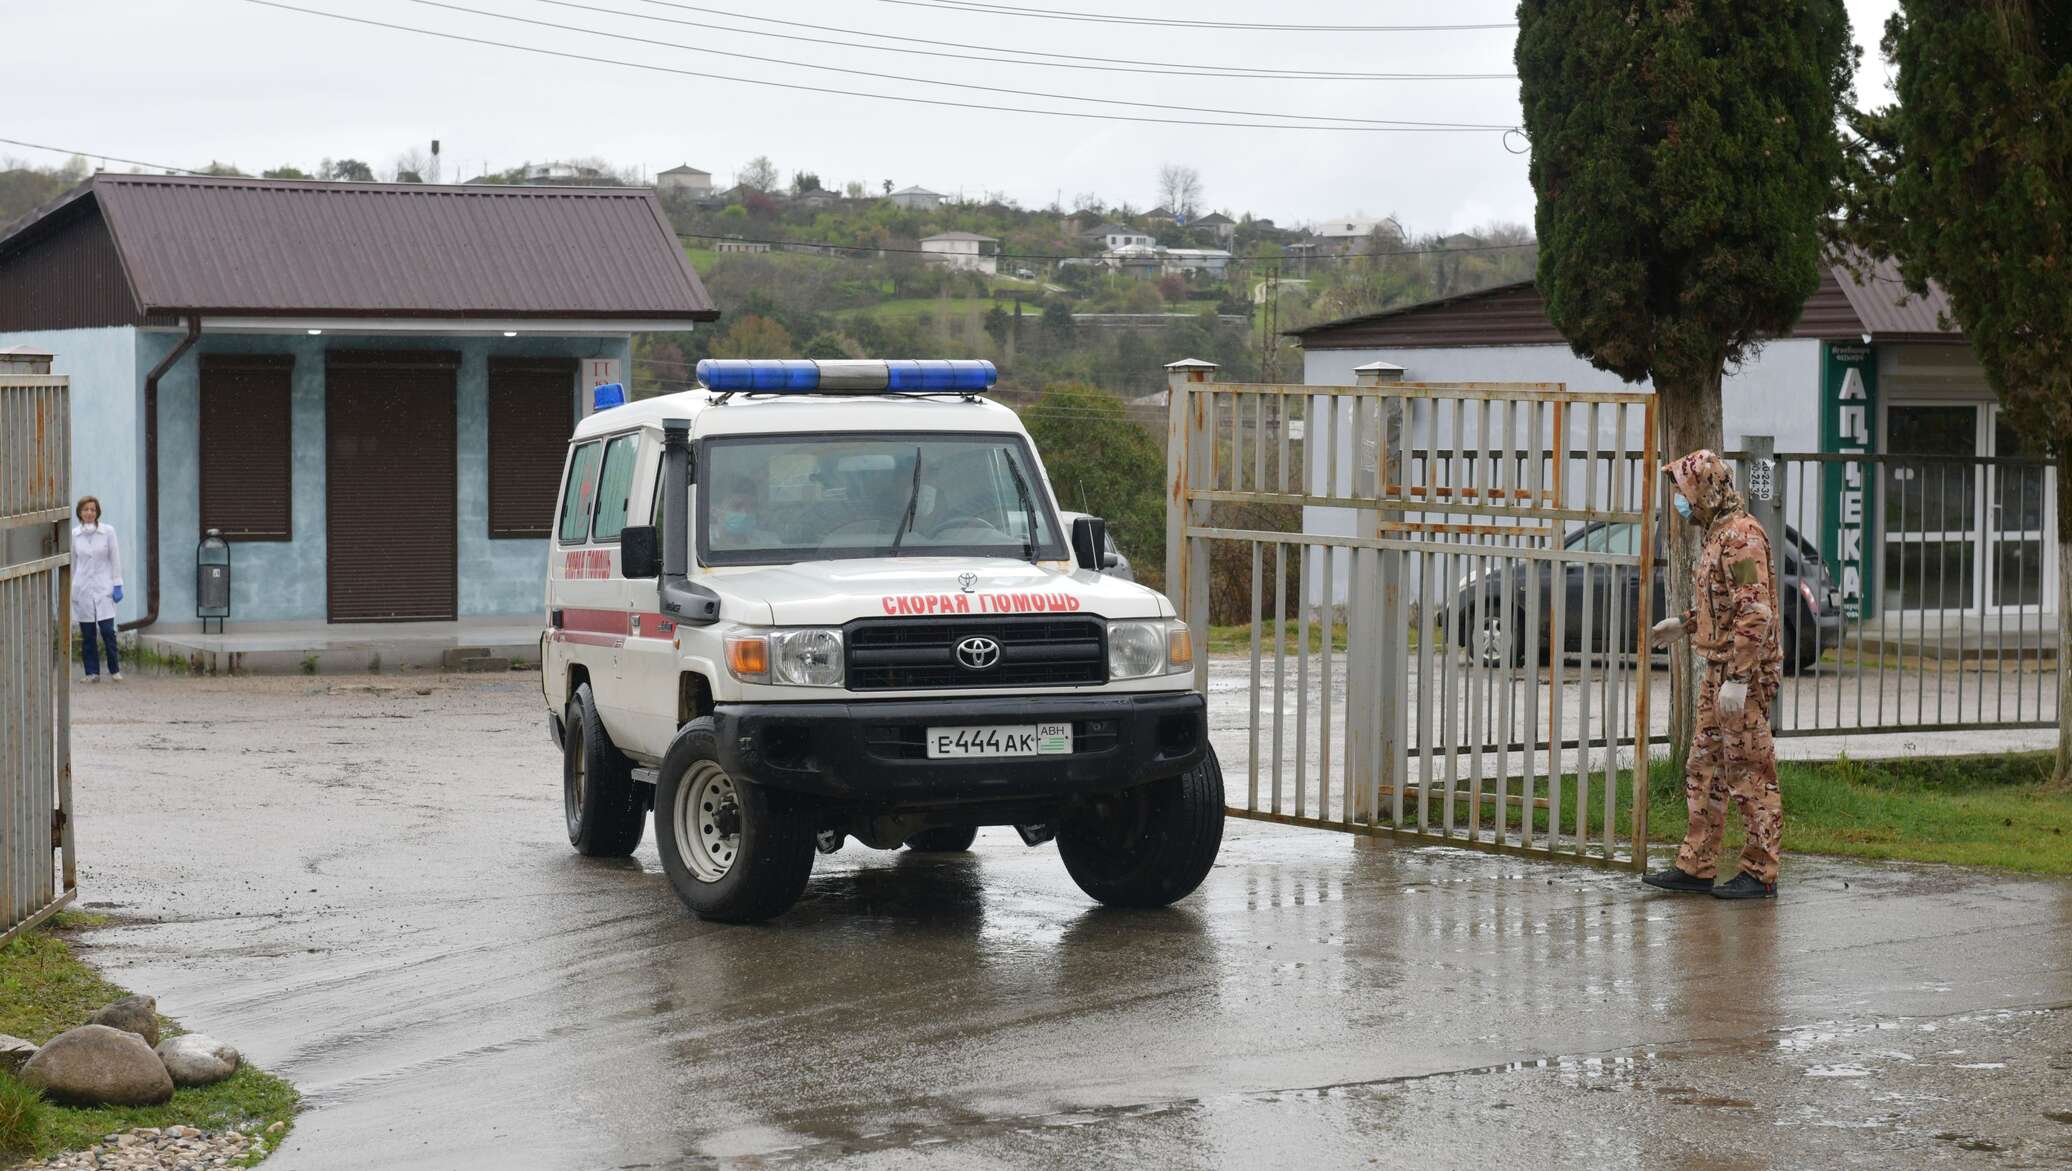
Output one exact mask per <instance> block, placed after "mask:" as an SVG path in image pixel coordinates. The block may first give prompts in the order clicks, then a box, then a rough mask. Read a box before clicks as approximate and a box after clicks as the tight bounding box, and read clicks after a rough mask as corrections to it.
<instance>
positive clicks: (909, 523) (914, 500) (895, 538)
mask: <svg viewBox="0 0 2072 1171" xmlns="http://www.w3.org/2000/svg"><path fill="white" fill-rule="evenodd" d="M920 504H921V445H920V444H918V443H917V444H915V445H914V486H913V489H912V490H911V491H909V492H908V493H907V506H906V511H905V512H903V513H901V514H900V517H899V528H898V529H896V530H894V531H893V533H892V555H893V556H894V557H897V556H899V543H900V542H901V541H904V540H906V535H907V530H909V529H911V528H912V527H913V524H914V510H915V509H916V508H918V507H919V506H920Z"/></svg>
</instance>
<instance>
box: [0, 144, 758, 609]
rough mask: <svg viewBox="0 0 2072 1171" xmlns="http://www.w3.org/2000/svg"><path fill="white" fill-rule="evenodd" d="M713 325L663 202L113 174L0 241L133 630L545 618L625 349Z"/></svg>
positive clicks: (6, 299)
mask: <svg viewBox="0 0 2072 1171" xmlns="http://www.w3.org/2000/svg"><path fill="white" fill-rule="evenodd" d="M717 316H718V311H717V310H715V309H714V308H713V304H712V300H711V298H710V297H709V296H708V295H707V294H706V291H705V288H704V286H703V284H701V283H700V282H699V279H698V276H697V274H696V273H695V272H693V271H692V269H691V266H690V264H689V262H688V261H687V260H686V258H685V256H684V253H683V250H682V248H680V247H679V246H678V244H677V240H676V237H675V236H674V235H673V233H672V232H671V230H670V226H669V223H668V220H667V219H666V218H665V217H664V216H663V213H662V206H661V203H660V200H659V198H658V197H657V196H656V194H655V193H654V192H653V191H651V190H647V189H645V188H625V187H616V188H581V187H552V188H534V187H516V186H505V187H497V186H433V185H418V184H383V183H313V182H293V181H285V180H262V179H244V178H199V177H186V176H164V175H112V174H103V175H97V176H95V177H94V178H92V179H90V180H88V181H87V182H85V183H83V184H81V185H80V186H78V187H77V188H74V189H73V190H72V191H71V192H70V193H68V194H67V195H65V196H64V197H63V198H61V199H59V200H58V201H57V202H55V203H53V204H51V205H49V206H48V207H46V208H44V209H43V210H42V211H41V212H39V213H37V214H36V215H35V216H33V217H31V218H29V219H27V220H24V221H22V222H21V223H19V224H17V225H15V226H14V227H13V228H12V229H11V230H9V231H8V232H7V234H6V235H5V236H0V348H4V347H7V346H12V345H29V346H33V347H35V348H37V349H41V350H46V351H49V352H50V353H51V354H53V355H55V357H54V360H53V368H54V370H55V371H56V372H57V373H62V374H67V375H70V376H71V381H72V396H73V423H74V426H73V436H74V440H73V451H72V483H71V486H70V487H71V494H72V495H73V496H75V497H76V496H78V495H80V494H84V493H92V494H94V495H96V496H98V497H100V499H101V501H102V503H103V505H104V507H105V509H106V515H107V517H108V519H109V520H110V521H111V522H112V523H113V524H115V525H116V526H117V528H118V530H119V531H120V532H121V533H122V535H123V538H124V544H125V546H126V548H125V555H126V557H127V558H128V564H127V565H126V566H125V569H126V570H127V578H128V581H127V585H128V591H127V596H126V597H125V598H124V599H123V601H122V603H121V604H120V605H119V607H118V617H119V618H120V619H121V620H123V621H124V622H125V624H127V625H132V626H137V625H147V624H151V623H153V622H154V621H155V622H157V623H159V624H161V627H160V629H161V632H165V631H167V630H177V629H180V628H184V629H185V630H189V631H191V630H194V629H196V628H197V625H198V624H197V623H196V621H195V617H194V615H195V589H194V585H195V563H196V554H195V545H196V541H197V540H198V539H199V538H200V537H201V536H202V535H203V533H204V532H206V531H207V530H210V529H217V530H220V531H221V532H222V533H223V535H224V536H225V537H226V538H228V539H229V540H230V541H231V542H232V550H233V569H232V576H231V588H232V598H231V601H232V611H231V623H232V624H233V625H235V624H237V623H240V622H245V621H260V622H295V621H302V622H316V623H322V622H331V623H364V622H399V621H410V622H420V621H452V620H455V619H459V618H464V617H465V618H481V617H494V616H499V615H530V616H531V617H532V619H534V620H537V619H538V617H539V616H540V613H541V611H540V607H541V584H542V581H543V580H544V577H545V571H546V564H547V554H548V546H549V537H548V530H549V525H550V521H551V519H552V518H551V514H552V512H553V507H554V498H555V493H556V488H557V486H558V484H559V482H560V478H561V471H562V466H563V459H564V455H565V447H566V445H567V440H568V436H569V434H570V432H571V430H572V429H573V428H574V426H575V423H576V420H577V419H578V418H579V417H580V416H581V415H582V414H583V413H585V412H586V410H587V408H588V407H589V405H590V403H589V400H590V398H591V396H590V394H589V389H590V387H592V386H593V385H595V384H598V383H602V382H618V381H622V380H623V378H624V376H625V374H626V371H627V367H628V364H629V361H630V357H631V350H632V339H633V335H634V334H637V333H642V332H648V331H670V332H675V331H682V330H687V329H690V328H691V327H692V326H693V324H694V323H696V322H700V321H710V320H713V319H714V318H716V317H717Z"/></svg>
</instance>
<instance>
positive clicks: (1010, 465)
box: [1007, 452, 1036, 561]
mask: <svg viewBox="0 0 2072 1171" xmlns="http://www.w3.org/2000/svg"><path fill="white" fill-rule="evenodd" d="M1007 474H1008V475H1010V476H1013V477H1014V494H1015V496H1016V498H1018V499H1019V500H1020V501H1021V505H1022V560H1024V561H1034V560H1036V502H1035V501H1034V500H1033V499H1031V498H1030V496H1029V484H1028V481H1026V480H1024V479H1022V469H1021V466H1020V465H1019V464H1017V463H1016V462H1015V458H1014V454H1013V453H1012V452H1009V453H1008V456H1007Z"/></svg>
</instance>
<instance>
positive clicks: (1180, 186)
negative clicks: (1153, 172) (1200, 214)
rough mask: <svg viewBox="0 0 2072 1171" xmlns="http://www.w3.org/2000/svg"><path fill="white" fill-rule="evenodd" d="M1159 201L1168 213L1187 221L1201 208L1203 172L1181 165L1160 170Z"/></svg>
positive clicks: (1166, 165)
mask: <svg viewBox="0 0 2072 1171" xmlns="http://www.w3.org/2000/svg"><path fill="white" fill-rule="evenodd" d="M1158 201H1159V202H1160V203H1163V204H1164V205H1165V208H1166V210H1167V211H1169V212H1172V213H1173V214H1174V215H1176V216H1180V217H1183V218H1187V219H1192V218H1194V209H1195V208H1197V207H1200V206H1201V172H1200V171H1197V170H1195V169H1194V168H1193V167H1189V166H1185V165H1183V164H1180V163H1166V164H1165V165H1163V166H1161V167H1159V168H1158Z"/></svg>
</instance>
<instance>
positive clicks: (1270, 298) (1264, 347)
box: [1259, 260, 1281, 382]
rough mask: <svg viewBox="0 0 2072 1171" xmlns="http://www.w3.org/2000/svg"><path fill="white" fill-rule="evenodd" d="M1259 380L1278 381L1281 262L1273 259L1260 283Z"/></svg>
mask: <svg viewBox="0 0 2072 1171" xmlns="http://www.w3.org/2000/svg"><path fill="white" fill-rule="evenodd" d="M1259 324H1260V333H1259V381H1261V382H1279V381H1280V374H1281V339H1280V333H1281V262H1280V261H1279V260H1274V261H1272V262H1271V267H1269V268H1268V269H1267V270H1266V279H1265V281H1263V282H1262V283H1261V285H1260V298H1259Z"/></svg>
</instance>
